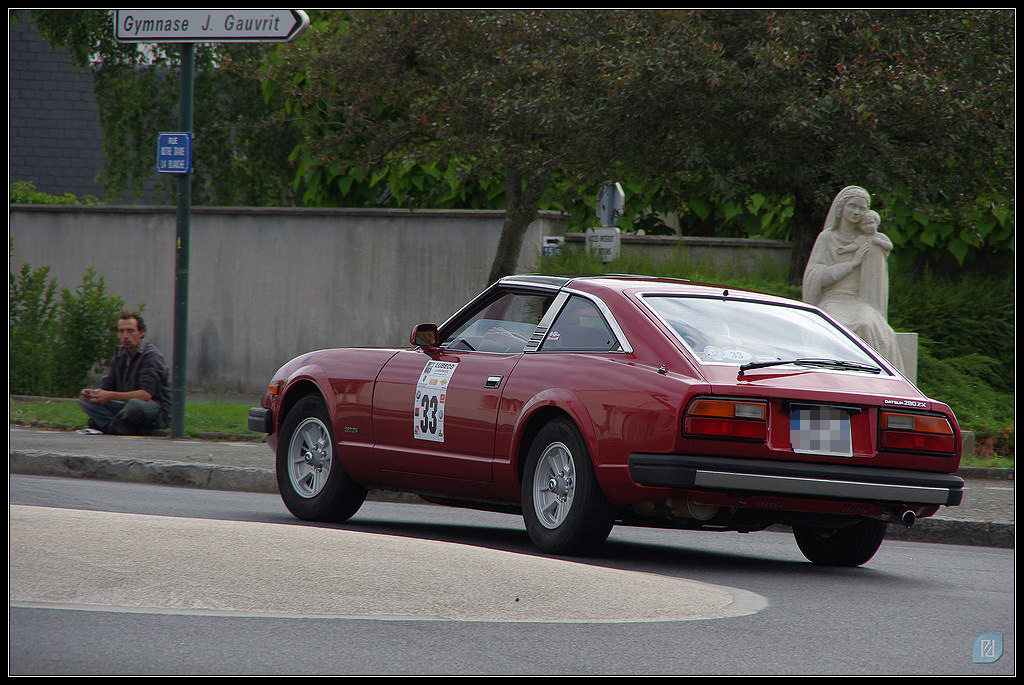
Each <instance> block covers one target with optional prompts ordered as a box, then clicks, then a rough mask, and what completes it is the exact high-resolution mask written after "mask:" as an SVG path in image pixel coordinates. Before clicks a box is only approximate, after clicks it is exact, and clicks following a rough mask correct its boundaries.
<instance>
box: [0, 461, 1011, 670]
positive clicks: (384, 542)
mask: <svg viewBox="0 0 1024 685" xmlns="http://www.w3.org/2000/svg"><path fill="white" fill-rule="evenodd" d="M9 511H10V514H9V515H10V526H9V528H10V536H11V537H10V543H9V544H10V550H11V551H10V559H11V561H10V593H9V596H10V604H11V606H10V636H9V654H10V657H9V659H10V661H9V664H10V665H9V669H10V672H11V674H68V675H86V674H108V675H127V674H145V675H201V674H206V675H218V674H265V675H316V674H367V675H384V674H388V675H400V674H452V675H454V674H458V675H470V674H473V675H507V674H523V675H570V674H633V675H644V674H773V675H774V674H795V675H804V674H851V675H852V674H896V675H899V674H907V675H909V674H945V675H956V674H964V675H994V674H1012V673H1014V672H1015V644H1014V640H1015V633H1014V585H1013V583H1014V552H1013V550H1009V549H992V548H979V547H961V546H956V545H939V544H930V543H921V542H903V541H894V540H888V541H886V542H885V543H884V544H883V546H882V549H881V550H880V551H879V553H878V554H877V555H876V556H875V558H874V559H873V560H872V561H871V562H869V563H868V564H867V565H866V566H864V567H862V568H858V569H826V568H819V567H815V566H812V565H810V564H808V563H807V562H805V560H804V558H803V556H802V555H801V554H800V552H799V550H798V549H797V548H796V545H795V544H794V543H793V541H792V537H791V536H790V535H788V534H785V533H779V532H764V533H757V534H751V535H740V534H735V533H687V532H671V531H661V530H642V529H632V528H616V529H615V530H614V531H613V535H612V538H611V539H610V540H609V543H608V545H607V546H606V548H605V549H604V550H603V553H602V555H601V556H600V557H599V558H592V559H584V560H568V559H555V558H549V557H543V556H539V555H537V554H535V553H534V552H533V550H532V548H531V547H530V545H529V543H528V541H527V539H526V536H525V532H524V531H523V529H522V522H521V519H519V518H518V517H514V516H504V515H499V514H486V513H480V512H473V511H465V510H459V509H447V508H441V507H434V506H425V505H411V504H398V503H385V502H368V503H367V505H366V506H365V507H364V509H362V510H361V511H360V512H359V514H358V515H357V516H356V517H355V518H354V519H353V520H352V521H350V522H349V523H347V524H345V525H341V526H311V525H306V524H303V523H301V522H298V521H296V520H295V519H292V518H291V517H290V516H289V515H288V514H287V512H286V511H285V510H284V508H283V506H282V505H281V503H280V500H279V499H278V498H277V497H276V496H274V495H267V494H255V493H238V492H222V491H215V490H194V489H188V488H174V487H166V486H151V485H138V484H130V483H119V482H106V481H88V480H75V479H62V478H45V477H35V476H12V477H11V478H10V507H9ZM990 633H1000V634H1001V635H1002V639H1003V653H1002V656H1001V657H1000V658H999V659H998V660H996V661H994V662H991V663H974V662H973V661H972V646H973V644H974V641H975V639H976V638H977V637H978V636H980V635H982V634H990Z"/></svg>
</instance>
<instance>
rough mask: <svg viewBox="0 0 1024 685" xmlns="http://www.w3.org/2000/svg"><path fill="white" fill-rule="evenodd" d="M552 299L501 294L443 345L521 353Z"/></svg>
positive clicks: (472, 316)
mask: <svg viewBox="0 0 1024 685" xmlns="http://www.w3.org/2000/svg"><path fill="white" fill-rule="evenodd" d="M551 300H552V298H551V297H550V296H545V295H531V294H527V293H502V294H501V295H499V296H498V297H496V298H494V299H492V300H489V301H488V302H486V303H485V304H484V305H483V306H481V307H480V308H479V309H478V310H477V311H476V312H474V313H473V314H472V315H471V316H470V317H469V318H468V319H467V320H466V321H465V323H463V324H462V325H461V326H459V327H458V328H457V329H456V330H455V332H454V333H452V334H451V335H449V336H448V337H447V338H445V341H444V343H443V346H444V347H446V348H450V349H462V350H475V351H477V352H506V353H507V352H522V351H523V348H525V347H526V343H527V342H528V341H529V340H530V336H532V335H533V332H534V330H536V328H537V324H538V323H540V320H541V318H542V317H543V316H544V312H545V311H547V308H548V306H549V305H550V304H551Z"/></svg>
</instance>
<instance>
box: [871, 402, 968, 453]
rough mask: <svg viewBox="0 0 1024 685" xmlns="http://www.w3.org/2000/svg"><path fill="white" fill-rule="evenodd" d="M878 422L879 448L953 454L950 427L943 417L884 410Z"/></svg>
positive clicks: (954, 444) (951, 428)
mask: <svg viewBox="0 0 1024 685" xmlns="http://www.w3.org/2000/svg"><path fill="white" fill-rule="evenodd" d="M880 420H881V430H880V431H879V435H880V440H881V443H880V444H881V447H882V449H886V450H899V451H901V452H937V453H945V454H953V453H954V452H955V451H956V436H954V434H953V426H951V425H950V423H949V420H948V419H947V418H946V417H945V416H935V415H931V414H911V413H905V412H894V411H883V412H882V414H881V419H880Z"/></svg>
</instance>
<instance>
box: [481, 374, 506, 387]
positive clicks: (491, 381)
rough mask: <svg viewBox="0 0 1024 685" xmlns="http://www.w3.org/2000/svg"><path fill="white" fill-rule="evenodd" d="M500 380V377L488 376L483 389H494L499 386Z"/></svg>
mask: <svg viewBox="0 0 1024 685" xmlns="http://www.w3.org/2000/svg"><path fill="white" fill-rule="evenodd" d="M501 379H502V377H501V376H488V377H487V380H486V381H485V382H484V387H485V388H496V387H498V386H499V385H501Z"/></svg>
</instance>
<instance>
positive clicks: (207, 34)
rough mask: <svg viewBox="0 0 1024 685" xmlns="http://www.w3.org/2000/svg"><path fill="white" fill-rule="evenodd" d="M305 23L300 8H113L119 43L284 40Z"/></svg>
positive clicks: (303, 26) (304, 15) (293, 35)
mask: <svg viewBox="0 0 1024 685" xmlns="http://www.w3.org/2000/svg"><path fill="white" fill-rule="evenodd" d="M308 26H309V17H308V16H307V15H306V13H305V12H303V11H302V10H273V9H263V10H261V9H255V10H252V9H247V10H196V9H156V10H114V38H116V39H117V40H118V41H120V42H122V43H231V42H234V43H263V42H278V43H285V42H288V41H290V40H292V39H294V38H295V37H296V36H297V35H299V34H300V33H302V32H303V31H305V30H306V27H308Z"/></svg>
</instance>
